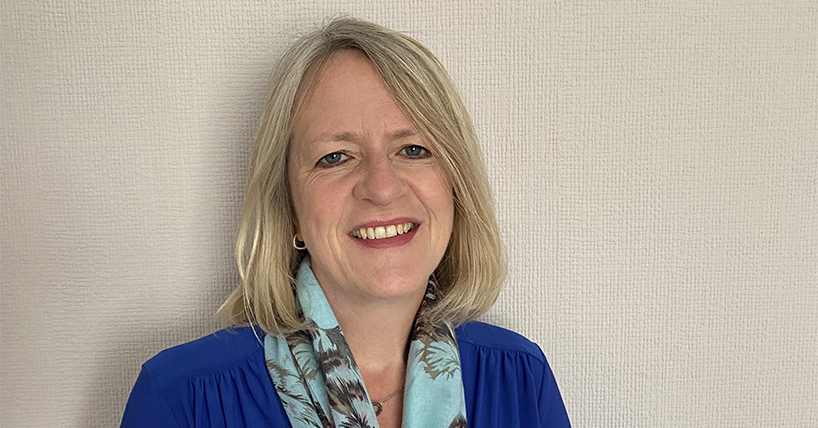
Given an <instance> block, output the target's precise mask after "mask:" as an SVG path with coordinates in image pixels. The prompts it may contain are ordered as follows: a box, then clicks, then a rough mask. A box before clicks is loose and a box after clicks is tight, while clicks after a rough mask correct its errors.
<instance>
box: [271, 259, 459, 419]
mask: <svg viewBox="0 0 818 428" xmlns="http://www.w3.org/2000/svg"><path fill="white" fill-rule="evenodd" d="M435 290H436V287H435V284H434V282H432V281H429V285H428V287H427V291H426V296H425V298H424V300H423V303H422V304H421V306H420V309H419V310H418V315H417V316H416V318H415V326H414V328H413V329H412V338H411V343H410V344H409V356H408V359H407V368H406V385H405V388H406V389H405V393H404V399H403V423H402V428H437V427H451V428H454V427H464V428H465V427H466V404H465V403H466V401H465V396H464V394H463V380H462V378H461V373H460V355H459V353H458V351H457V341H456V340H455V337H454V329H453V328H452V326H451V325H450V324H440V325H427V324H426V323H424V322H423V314H424V313H425V312H426V311H427V310H429V309H430V308H431V307H432V306H433V305H434V304H435V302H436V300H437V296H436V295H435ZM296 293H297V295H298V302H299V304H300V307H301V311H302V313H303V314H304V318H305V319H306V321H307V324H308V325H309V326H310V327H312V328H310V329H307V330H301V331H297V332H295V333H291V334H286V335H284V334H280V333H278V334H268V335H266V336H265V337H264V355H265V359H266V360H267V368H268V369H269V372H270V377H272V379H273V383H274V384H275V387H276V391H277V392H278V396H279V398H281V402H282V403H283V405H284V410H285V411H286V412H287V416H288V417H289V419H290V423H291V424H292V426H293V428H307V427H318V428H323V427H337V428H341V427H344V428H347V427H348V428H358V427H360V428H378V419H377V417H376V416H375V410H374V408H373V406H372V401H371V399H370V397H369V394H368V393H367V391H366V387H365V386H364V382H363V378H362V377H361V373H360V372H359V371H358V366H357V365H356V364H355V359H354V358H353V357H352V353H351V352H350V350H349V345H348V344H347V342H346V339H344V334H343V333H342V332H341V327H340V326H339V325H338V321H337V320H336V319H335V315H334V314H333V313H332V309H331V308H330V306H329V302H327V299H326V297H325V296H324V292H323V291H322V290H321V286H319V285H318V281H317V280H316V279H315V275H313V273H312V269H311V268H310V263H309V258H306V259H305V260H304V261H303V262H302V263H301V266H300V268H299V270H298V275H297V278H296Z"/></svg>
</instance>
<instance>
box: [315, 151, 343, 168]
mask: <svg viewBox="0 0 818 428" xmlns="http://www.w3.org/2000/svg"><path fill="white" fill-rule="evenodd" d="M348 157H349V156H347V155H346V154H344V153H342V152H333V153H330V154H328V155H326V156H324V157H322V158H321V159H320V160H319V161H318V165H320V166H324V167H328V166H333V165H338V164H339V163H342V162H343V161H345V160H347V158H348Z"/></svg>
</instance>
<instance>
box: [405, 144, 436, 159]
mask: <svg viewBox="0 0 818 428" xmlns="http://www.w3.org/2000/svg"><path fill="white" fill-rule="evenodd" d="M401 151H403V153H404V154H405V155H406V156H409V157H410V158H420V157H425V156H427V155H428V154H429V151H428V150H426V148H424V147H422V146H406V147H404V148H403V149H402V150H401Z"/></svg>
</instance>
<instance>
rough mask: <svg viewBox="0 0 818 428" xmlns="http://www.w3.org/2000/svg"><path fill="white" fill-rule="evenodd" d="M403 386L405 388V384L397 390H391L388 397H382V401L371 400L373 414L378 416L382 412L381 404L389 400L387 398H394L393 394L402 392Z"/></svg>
mask: <svg viewBox="0 0 818 428" xmlns="http://www.w3.org/2000/svg"><path fill="white" fill-rule="evenodd" d="M404 388H406V386H403V387H401V389H399V390H397V391H395V392H393V393H392V394H391V395H389V396H388V397H386V398H384V399H383V401H373V402H372V407H374V408H375V416H380V415H381V412H383V405H384V403H386V402H387V401H389V400H391V399H393V398H395V396H396V395H398V394H400V393H401V392H403V389H404Z"/></svg>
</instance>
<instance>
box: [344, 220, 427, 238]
mask: <svg viewBox="0 0 818 428" xmlns="http://www.w3.org/2000/svg"><path fill="white" fill-rule="evenodd" d="M414 228H415V223H413V222H410V221H407V222H403V223H396V224H388V225H385V226H375V227H372V226H370V227H361V228H358V229H353V230H352V236H353V237H355V238H358V239H386V238H392V237H394V236H398V235H403V234H404V233H409V232H410V231H411V230H413V229H414Z"/></svg>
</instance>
